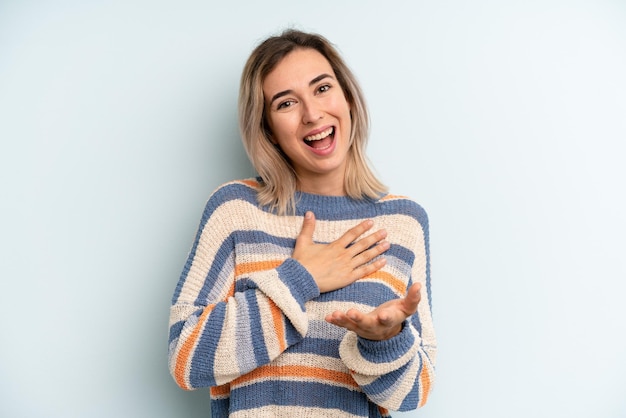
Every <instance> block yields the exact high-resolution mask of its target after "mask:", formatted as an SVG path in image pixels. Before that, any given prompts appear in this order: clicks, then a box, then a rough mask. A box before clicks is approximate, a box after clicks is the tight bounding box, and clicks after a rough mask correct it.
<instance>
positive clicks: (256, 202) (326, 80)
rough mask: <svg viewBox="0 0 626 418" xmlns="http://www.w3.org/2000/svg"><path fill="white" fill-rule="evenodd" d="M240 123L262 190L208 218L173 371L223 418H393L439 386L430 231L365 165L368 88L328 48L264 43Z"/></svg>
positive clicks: (173, 344) (231, 200) (177, 303)
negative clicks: (206, 396)
mask: <svg viewBox="0 0 626 418" xmlns="http://www.w3.org/2000/svg"><path fill="white" fill-rule="evenodd" d="M239 121H240V129H241V133H242V137H243V142H244V146H245V148H246V151H247V153H248V156H249V157H250V160H251V161H252V163H253V165H254V167H255V168H256V170H257V172H258V174H259V177H258V178H256V179H248V180H241V181H234V182H231V183H228V184H226V185H224V186H222V187H220V188H219V189H218V190H216V191H215V192H214V193H213V195H212V196H211V197H210V199H209V201H208V202H207V205H206V208H205V210H204V214H203V216H202V220H201V222H200V227H199V230H198V233H197V236H196V239H195V241H194V243H193V247H192V249H191V252H190V254H189V257H188V259H187V263H186V264H185V267H184V269H183V272H182V275H181V278H180V280H179V282H178V286H177V287H176V290H175V293H174V296H173V299H172V307H171V314H170V338H169V366H170V371H171V373H172V376H173V377H174V379H175V381H176V382H177V384H178V385H179V386H180V387H182V388H183V389H189V390H190V389H195V388H199V387H210V388H211V389H210V391H211V411H212V416H214V417H225V416H231V417H254V418H258V417H386V416H390V415H389V411H390V410H410V409H414V408H416V407H418V406H422V405H423V404H424V403H425V402H426V399H427V398H428V395H429V393H430V390H431V387H432V384H433V379H434V364H435V355H436V342H435V336H434V332H433V325H432V317H431V306H430V300H431V297H430V296H431V295H430V262H429V249H428V220H427V216H426V213H425V212H424V210H423V209H422V208H421V207H420V206H419V205H418V204H416V203H415V202H413V201H411V200H409V199H408V198H405V197H400V196H395V195H390V194H387V192H386V189H385V187H384V186H383V185H382V184H381V183H380V182H379V181H378V180H377V179H376V177H375V176H374V175H373V173H372V171H371V170H370V168H369V167H368V164H367V162H366V159H365V145H366V141H367V134H368V115H367V110H366V106H365V101H364V100H363V97H362V93H361V91H360V89H359V87H358V84H357V83H356V80H355V78H354V76H353V75H352V73H351V72H350V70H349V69H348V67H347V66H346V65H345V63H344V62H343V60H342V59H341V58H340V56H339V55H338V54H337V52H336V50H335V49H334V48H333V47H332V45H331V44H330V43H329V42H328V41H327V40H326V39H324V38H323V37H321V36H319V35H315V34H307V33H303V32H299V31H294V30H289V31H286V32H284V33H283V34H281V35H280V36H275V37H271V38H269V39H267V40H265V41H264V42H262V43H261V44H260V45H259V46H258V47H257V48H256V49H255V50H254V51H253V52H252V54H251V56H250V58H249V59H248V62H247V64H246V66H245V68H244V71H243V75H242V78H241V88H240V95H239Z"/></svg>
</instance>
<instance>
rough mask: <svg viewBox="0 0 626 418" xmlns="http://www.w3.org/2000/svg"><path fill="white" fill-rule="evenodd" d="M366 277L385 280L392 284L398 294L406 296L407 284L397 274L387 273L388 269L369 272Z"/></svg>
mask: <svg viewBox="0 0 626 418" xmlns="http://www.w3.org/2000/svg"><path fill="white" fill-rule="evenodd" d="M364 279H378V280H382V281H383V282H385V283H387V284H388V285H389V286H391V287H392V288H393V289H394V290H395V291H396V293H397V294H398V295H401V296H404V295H405V294H406V284H405V283H404V282H403V281H402V280H400V279H397V278H396V277H395V276H393V275H392V274H390V273H387V272H386V271H380V270H378V271H377V272H374V273H372V274H368V275H367V276H365V277H364Z"/></svg>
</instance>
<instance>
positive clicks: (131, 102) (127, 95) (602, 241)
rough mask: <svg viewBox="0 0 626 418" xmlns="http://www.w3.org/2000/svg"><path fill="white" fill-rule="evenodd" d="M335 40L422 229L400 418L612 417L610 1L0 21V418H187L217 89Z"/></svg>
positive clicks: (229, 161) (377, 153)
mask: <svg viewBox="0 0 626 418" xmlns="http://www.w3.org/2000/svg"><path fill="white" fill-rule="evenodd" d="M289 25H295V26H296V27H298V28H301V29H305V30H314V31H319V32H321V33H322V34H324V35H326V36H327V37H328V38H329V39H331V40H332V41H333V42H335V43H336V44H337V45H338V47H339V49H340V50H341V51H343V53H344V55H345V58H346V59H347V61H348V63H349V64H350V65H351V66H352V67H353V69H354V70H355V72H356V74H357V76H358V77H359V79H360V80H361V82H362V85H363V88H364V90H365V93H366V96H367V97H368V99H369V103H370V105H371V111H372V112H371V113H372V121H373V130H372V138H371V146H370V148H369V153H370V156H371V160H372V161H373V163H374V165H375V167H376V168H377V170H378V172H379V173H380V174H381V177H382V178H383V179H384V180H385V182H386V183H388V184H389V185H391V187H392V191H394V192H396V193H401V194H407V195H410V196H412V197H413V198H415V199H416V200H418V201H419V202H421V203H422V204H423V206H425V207H426V209H427V210H428V211H429V213H430V217H431V237H432V256H433V259H432V261H433V292H434V317H435V321H436V327H437V332H438V337H439V345H440V351H439V359H438V360H439V364H438V380H437V384H436V386H435V391H434V394H433V396H432V398H431V401H430V402H429V404H428V405H427V406H426V407H425V408H424V409H422V410H421V411H418V412H411V413H407V414H398V416H402V417H430V418H432V417H482V418H490V417H493V418H496V417H508V418H517V417H519V418H528V417H565V416H567V417H570V418H578V417H580V418H583V417H584V418H587V417H592V416H593V417H603V418H613V417H615V418H617V417H624V416H626V396H624V394H625V393H626V360H624V354H625V353H626V341H625V335H626V327H625V325H624V321H625V319H626V307H625V306H626V304H624V303H623V298H624V297H623V295H624V293H625V291H626V285H625V281H626V268H625V263H624V250H625V249H626V248H625V247H626V245H625V244H624V242H625V236H626V221H625V217H624V207H625V203H626V196H625V192H624V189H625V187H624V180H625V179H626V169H625V168H624V166H625V163H624V159H625V155H626V154H625V146H624V143H625V141H626V122H625V121H626V117H625V116H626V77H625V74H626V4H625V3H624V2H623V1H618V0H615V1H608V0H588V1H580V0H579V1H577V0H573V1H572V0H568V1H565V0H564V1H558V0H541V1H539V0H531V1H524V2H522V1H501V0H497V1H496V0H493V1H489V0H473V1H461V0H439V1H436V2H435V1H431V2H426V1H395V2H394V1H390V2H384V5H383V2H382V1H369V2H368V1H358V2H356V1H354V2H349V1H343V2H342V1H337V0H332V1H330V0H318V1H316V2H306V3H297V2H292V3H286V2H282V1H280V2H279V1H274V0H272V1H263V2H253V1H249V2H242V1H233V0H230V1H228V2H223V1H220V2H210V1H190V0H182V1H148V0H131V1H121V0H118V1H106V2H105V1H89V0H86V1H69V0H68V1H36V0H32V1H10V0H4V1H2V2H0V138H1V141H2V142H1V144H2V148H1V151H0V175H1V177H0V181H1V184H0V186H1V189H0V193H1V199H2V201H1V202H2V203H1V209H0V210H1V217H0V253H1V254H2V255H1V256H0V260H1V261H0V280H1V282H0V309H1V311H0V318H1V319H0V321H1V328H0V330H1V332H2V343H1V344H0V385H1V387H0V416H3V417H114V416H119V417H122V416H123V417H144V416H150V417H163V418H165V417H202V416H207V414H208V395H207V392H206V391H199V392H192V393H186V392H183V391H181V390H179V389H178V388H177V387H176V386H175V385H174V383H173V381H172V380H171V378H170V377H169V374H168V372H167V365H166V349H167V344H166V341H167V321H168V307H169V300H170V297H171V294H172V291H173V289H174V286H175V284H176V281H177V279H178V274H179V272H180V270H181V268H182V265H183V263H184V259H185V256H186V253H187V251H188V249H189V246H190V244H191V240H192V238H193V235H194V233H195V228H196V225H197V223H198V221H199V217H200V214H201V211H202V208H203V204H204V202H205V200H206V198H207V197H208V195H209V194H210V192H211V191H212V190H213V189H214V188H215V187H217V186H218V185H219V184H221V183H222V182H224V181H227V180H230V179H233V178H241V177H247V176H250V175H252V174H253V172H252V170H251V168H250V166H249V164H248V163H247V160H246V157H245V155H244V152H243V150H242V147H241V145H240V142H239V139H238V133H237V126H236V94H237V85H238V77H239V74H240V70H241V67H242V65H243V63H244V60H245V59H246V57H247V55H248V53H249V52H250V50H251V49H252V47H253V46H254V45H255V44H256V43H257V42H258V41H259V40H260V39H262V38H264V37H265V36H267V35H269V34H273V33H276V32H277V31H279V30H280V29H282V28H285V27H287V26H289Z"/></svg>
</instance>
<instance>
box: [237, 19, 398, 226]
mask: <svg viewBox="0 0 626 418" xmlns="http://www.w3.org/2000/svg"><path fill="white" fill-rule="evenodd" d="M299 48H311V49H314V50H316V51H318V52H319V53H321V54H322V55H323V56H324V57H325V58H326V59H327V60H328V62H329V64H330V65H331V67H332V69H333V71H334V72H335V76H336V77H337V81H338V83H339V85H340V86H341V89H342V90H343V93H344V95H345V97H346V100H347V102H348V103H349V104H350V108H351V117H352V126H351V128H352V129H351V134H350V150H349V151H348V157H347V158H348V161H347V164H346V173H345V180H344V182H345V184H344V187H345V190H346V193H347V194H348V196H350V197H352V198H354V199H363V198H365V197H370V198H374V199H375V198H377V197H379V196H380V195H381V194H382V193H384V192H386V191H387V188H386V187H385V186H384V185H383V184H382V183H381V182H380V181H379V180H378V179H377V178H376V176H375V175H374V173H373V171H372V169H371V168H370V166H369V163H368V161H367V157H366V155H365V148H366V145H367V139H368V135H369V116H368V112H367V107H366V104H365V99H364V97H363V93H362V92H361V88H360V87H359V85H358V83H357V81H356V78H355V77H354V75H353V74H352V72H351V71H350V69H349V68H348V66H347V65H346V64H345V63H344V61H343V59H342V58H341V56H340V55H339V53H338V52H337V51H336V50H335V48H334V47H333V46H332V44H331V43H330V42H329V41H328V40H326V39H325V38H324V37H322V36H320V35H317V34H310V33H305V32H301V31H298V30H294V29H289V30H286V31H284V32H283V33H282V34H280V35H278V36H272V37H270V38H268V39H266V40H265V41H263V42H262V43H261V44H259V45H258V46H257V47H256V48H255V49H254V51H252V54H250V57H249V58H248V61H247V62H246V65H245V66H244V69H243V73H242V75H241V84H240V88H239V129H240V131H241V136H242V140H243V145H244V148H245V149H246V153H247V154H248V158H250V161H251V162H252V165H253V166H254V168H255V169H256V171H257V173H258V174H259V176H260V177H261V179H262V180H263V182H262V185H261V189H260V190H259V192H258V196H257V198H258V201H259V203H260V204H261V205H268V206H270V207H271V208H272V210H274V211H275V212H276V213H278V214H286V213H288V212H289V213H293V212H294V211H295V204H296V202H295V193H296V187H297V178H296V173H295V171H294V168H293V166H292V165H291V163H290V162H289V160H288V159H287V158H286V157H285V155H284V154H283V153H282V152H281V151H280V149H278V148H277V147H276V146H275V145H274V144H273V143H272V142H271V140H270V136H271V131H270V128H269V126H268V123H267V119H266V113H265V112H266V109H265V100H264V97H263V81H264V80H265V77H267V75H268V74H269V73H270V72H271V71H272V70H273V69H274V68H275V67H276V65H277V64H278V63H279V62H280V61H281V60H282V59H283V58H284V57H285V56H287V55H288V54H289V53H290V52H292V51H293V50H295V49H299Z"/></svg>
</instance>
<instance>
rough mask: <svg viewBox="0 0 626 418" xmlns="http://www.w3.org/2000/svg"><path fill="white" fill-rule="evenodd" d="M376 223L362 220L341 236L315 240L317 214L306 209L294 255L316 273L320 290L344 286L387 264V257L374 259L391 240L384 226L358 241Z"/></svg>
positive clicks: (387, 247) (384, 249) (308, 269)
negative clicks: (326, 239)
mask: <svg viewBox="0 0 626 418" xmlns="http://www.w3.org/2000/svg"><path fill="white" fill-rule="evenodd" d="M373 225H374V223H373V222H372V221H371V220H367V221H363V222H361V223H360V224H358V225H357V226H355V227H353V228H351V229H349V230H348V231H347V232H346V233H345V234H343V235H342V236H341V237H340V238H339V239H338V240H336V241H333V242H331V243H330V244H317V243H315V242H313V232H314V230H315V215H314V214H313V213H312V212H307V213H306V214H305V216H304V222H303V223H302V230H301V231H300V234H299V235H298V238H297V239H296V247H295V249H294V251H293V255H292V258H294V259H295V260H297V261H298V262H300V264H302V265H303V266H304V268H306V269H307V271H308V272H309V273H310V274H311V276H313V280H315V283H317V286H318V287H319V289H320V292H321V293H324V292H330V291H332V290H337V289H341V288H342V287H345V286H347V285H349V284H351V283H353V282H355V281H356V280H358V279H361V278H363V277H365V276H367V275H368V274H372V273H374V272H376V271H378V270H380V269H381V268H382V267H383V266H384V265H385V264H386V260H385V259H384V258H379V259H376V260H374V258H375V257H377V256H379V255H380V254H382V253H383V252H385V251H387V249H389V243H388V242H386V241H382V240H384V239H385V237H386V236H387V232H386V231H385V230H384V229H381V230H379V231H376V232H374V233H372V234H370V235H367V236H365V237H363V238H361V239H360V240H358V241H357V239H358V238H359V237H360V236H361V235H363V234H364V233H365V232H366V231H368V230H369V229H370V228H372V226H373ZM372 260H374V261H372Z"/></svg>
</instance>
